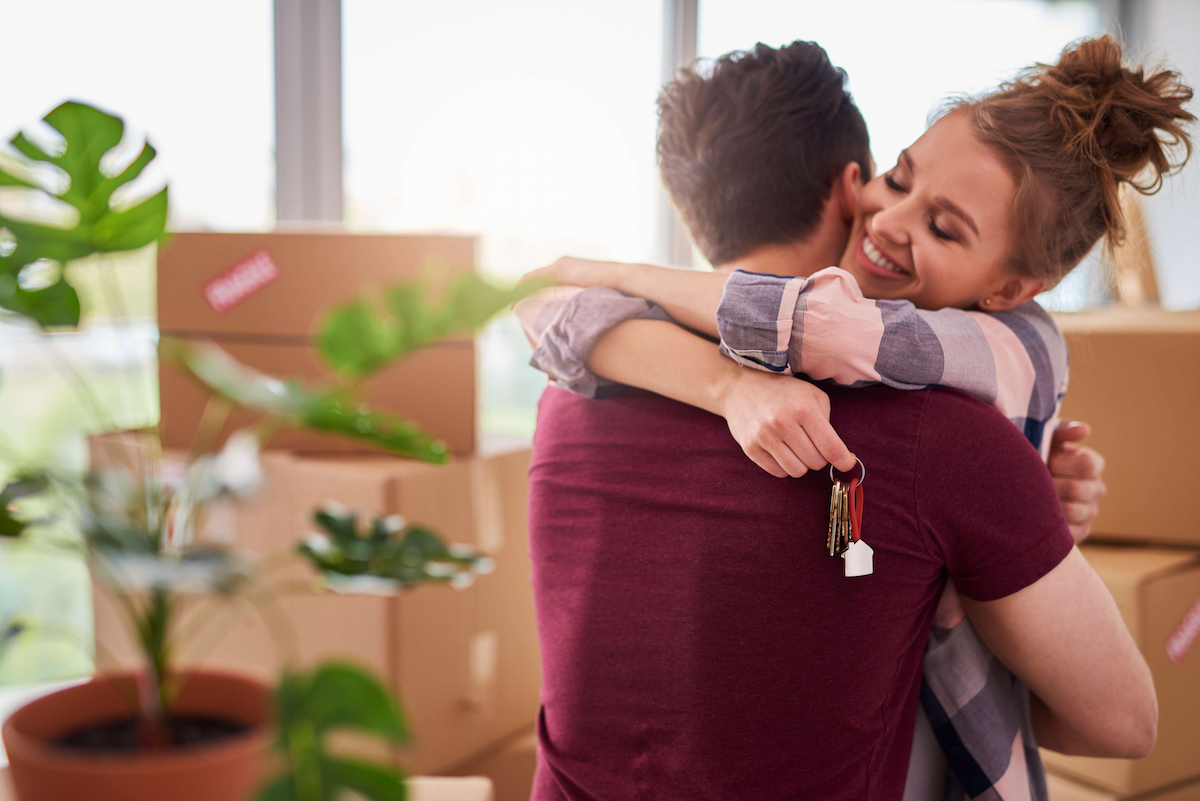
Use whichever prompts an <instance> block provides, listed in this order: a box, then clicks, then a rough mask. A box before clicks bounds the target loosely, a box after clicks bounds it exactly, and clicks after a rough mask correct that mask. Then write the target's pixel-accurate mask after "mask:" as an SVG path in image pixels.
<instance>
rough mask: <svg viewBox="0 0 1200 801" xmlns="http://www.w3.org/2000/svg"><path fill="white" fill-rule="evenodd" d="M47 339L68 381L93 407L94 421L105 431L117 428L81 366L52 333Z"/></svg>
mask: <svg viewBox="0 0 1200 801" xmlns="http://www.w3.org/2000/svg"><path fill="white" fill-rule="evenodd" d="M46 339H47V340H49V341H50V343H51V344H50V348H49V350H50V353H51V354H52V355H53V357H54V362H55V364H57V365H58V366H59V367H60V368H61V369H62V370H63V372H64V374H65V375H66V377H67V379H68V381H70V382H71V383H72V385H73V386H74V387H75V391H76V392H78V393H79V398H80V399H81V400H82V401H83V402H84V403H85V404H86V405H87V406H89V407H90V408H91V411H92V417H93V418H94V421H93V422H94V423H95V425H97V426H99V427H100V428H101V429H102V430H104V431H113V430H115V429H116V425H114V423H113V421H112V420H111V419H110V418H109V417H108V415H107V414H106V413H105V411H104V404H102V403H101V402H100V398H99V396H98V395H96V391H95V389H93V388H92V386H91V384H89V383H88V382H87V379H86V378H84V377H83V374H82V373H80V372H79V368H78V367H76V366H75V364H74V363H72V361H71V360H70V359H69V358H67V354H66V353H64V352H63V350H62V348H61V347H60V346H59V345H58V343H57V342H55V341H54V340H52V339H50V335H48V336H47V337H46Z"/></svg>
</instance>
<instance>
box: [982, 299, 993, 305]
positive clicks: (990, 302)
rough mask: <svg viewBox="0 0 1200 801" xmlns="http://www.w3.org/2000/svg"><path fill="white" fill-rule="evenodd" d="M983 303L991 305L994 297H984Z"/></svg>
mask: <svg viewBox="0 0 1200 801" xmlns="http://www.w3.org/2000/svg"><path fill="white" fill-rule="evenodd" d="M983 305H984V306H991V305H992V299H991V298H984V299H983Z"/></svg>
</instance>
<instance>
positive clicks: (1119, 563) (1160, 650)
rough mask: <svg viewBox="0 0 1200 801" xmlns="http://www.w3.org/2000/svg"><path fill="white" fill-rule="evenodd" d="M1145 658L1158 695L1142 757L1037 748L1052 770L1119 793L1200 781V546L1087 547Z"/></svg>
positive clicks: (1085, 547) (1085, 552)
mask: <svg viewBox="0 0 1200 801" xmlns="http://www.w3.org/2000/svg"><path fill="white" fill-rule="evenodd" d="M1081 550H1082V551H1083V553H1084V556H1086V557H1087V560H1088V562H1089V563H1091V565H1092V567H1093V568H1095V570H1096V572H1097V573H1098V574H1099V575H1100V578H1101V579H1103V581H1104V583H1105V585H1106V586H1107V587H1108V589H1109V591H1110V592H1111V593H1112V596H1113V598H1114V600H1116V602H1117V607H1118V608H1119V609H1120V610H1121V617H1122V618H1124V620H1125V624H1126V625H1127V626H1128V627H1129V631H1130V633H1131V634H1132V635H1133V638H1134V641H1135V642H1137V644H1138V647H1139V648H1140V649H1141V651H1142V653H1143V654H1144V655H1145V657H1146V662H1147V663H1148V664H1149V665H1150V671H1151V673H1152V674H1153V676H1154V686H1155V689H1156V690H1157V692H1158V710H1159V713H1158V714H1159V717H1158V742H1157V745H1155V747H1154V751H1152V752H1151V753H1150V755H1149V756H1148V757H1146V758H1145V759H1139V760H1130V759H1096V758H1091V757H1072V756H1064V755H1062V754H1059V753H1055V752H1053V751H1047V750H1045V749H1043V750H1042V759H1043V760H1044V761H1045V763H1046V766H1047V767H1048V768H1051V769H1052V770H1054V771H1055V772H1057V773H1060V774H1064V775H1067V776H1070V777H1072V778H1075V779H1079V780H1082V781H1084V782H1087V783H1089V784H1094V785H1096V786H1098V787H1102V788H1105V789H1107V790H1111V791H1113V792H1115V793H1117V794H1118V795H1119V796H1122V797H1124V796H1126V795H1136V794H1139V793H1146V792H1150V791H1156V790H1159V789H1161V788H1166V787H1169V786H1172V785H1175V784H1177V783H1182V782H1186V781H1188V780H1191V779H1200V648H1196V647H1194V646H1195V645H1196V639H1197V636H1200V551H1195V550H1183V549H1175V550H1172V549H1165V548H1148V547H1138V546H1124V547H1122V546H1114V545H1085V546H1083V547H1082V549H1081Z"/></svg>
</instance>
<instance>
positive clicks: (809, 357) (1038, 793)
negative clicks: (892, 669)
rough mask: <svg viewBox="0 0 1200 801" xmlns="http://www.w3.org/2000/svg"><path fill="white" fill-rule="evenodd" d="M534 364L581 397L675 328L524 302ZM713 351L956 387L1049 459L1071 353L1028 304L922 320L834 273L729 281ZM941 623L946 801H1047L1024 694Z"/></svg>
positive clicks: (861, 376) (840, 379) (926, 701)
mask: <svg viewBox="0 0 1200 801" xmlns="http://www.w3.org/2000/svg"><path fill="white" fill-rule="evenodd" d="M516 312H517V316H518V318H519V320H520V322H521V325H522V327H523V328H524V330H525V334H526V336H527V337H528V338H529V341H530V343H531V344H532V345H533V347H534V353H533V358H532V359H531V361H530V363H531V364H532V365H533V366H534V367H536V368H538V369H539V370H542V371H543V372H545V373H547V374H548V375H549V376H550V377H551V379H552V380H553V381H554V383H556V384H558V385H559V386H562V387H564V388H566V389H568V390H571V391H572V392H576V393H579V394H583V395H586V396H588V397H606V396H609V395H611V394H614V393H615V392H619V391H620V387H619V385H616V384H614V383H612V382H609V381H606V380H605V379H603V378H600V377H599V376H596V375H594V374H593V373H591V372H590V371H589V370H588V369H587V366H586V362H587V359H588V356H589V355H590V354H591V350H592V348H593V346H594V345H595V343H596V341H597V340H598V339H599V338H600V337H601V336H602V335H603V334H604V333H605V332H607V331H608V330H609V329H611V328H612V327H613V326H615V325H617V324H619V323H621V322H624V321H625V320H629V319H659V320H670V317H669V316H667V314H666V313H665V312H664V311H663V310H662V309H661V308H659V307H658V306H657V305H655V304H653V303H651V302H650V301H647V300H643V299H641V298H634V297H629V296H627V295H624V294H622V293H620V292H616V291H614V290H610V289H588V290H581V289H578V288H574V287H557V288H554V289H551V290H547V291H545V292H542V293H539V294H538V295H535V296H533V297H531V298H526V299H525V300H522V301H521V302H520V303H518V304H517V306H516ZM717 322H718V330H719V332H720V334H721V342H720V350H721V353H723V354H724V355H726V356H728V357H729V358H731V359H733V360H734V361H736V362H738V363H739V364H742V365H744V366H746V367H750V368H753V369H757V370H764V371H767V372H775V373H783V372H791V373H794V374H801V375H805V376H807V377H809V378H812V379H814V380H832V381H835V382H836V383H839V384H843V385H846V386H859V385H866V384H876V383H882V384H886V385H888V386H892V387H896V388H898V389H924V388H927V387H930V386H934V385H939V386H946V387H953V388H955V389H960V390H963V391H965V392H969V393H970V394H972V395H975V396H976V397H978V398H980V399H981V400H983V401H985V402H987V403H989V404H992V405H993V406H995V407H996V408H997V409H999V410H1000V412H1001V413H1003V414H1004V415H1005V417H1007V418H1008V419H1009V420H1011V421H1012V422H1013V423H1014V424H1015V425H1016V426H1017V427H1018V428H1020V429H1021V430H1022V431H1023V432H1024V434H1025V436H1026V437H1027V438H1028V439H1029V441H1030V443H1031V444H1032V445H1033V446H1034V447H1035V448H1037V449H1038V450H1039V452H1041V453H1042V456H1043V458H1045V457H1046V455H1047V453H1048V450H1049V440H1050V433H1051V432H1052V430H1053V424H1054V421H1055V419H1056V416H1057V413H1058V408H1059V406H1060V405H1061V403H1062V398H1063V394H1064V392H1065V390H1066V383H1067V349H1066V343H1065V342H1064V340H1063V338H1062V335H1061V333H1060V332H1059V331H1058V328H1057V327H1056V326H1055V325H1054V322H1053V320H1051V319H1050V316H1049V315H1048V314H1047V313H1046V312H1045V311H1044V310H1043V309H1042V308H1041V307H1040V306H1038V305H1037V304H1036V303H1033V302H1029V303H1026V304H1024V305H1022V306H1019V307H1017V308H1015V309H1012V310H1010V311H1007V312H999V313H995V314H985V313H982V312H968V311H963V310H960V309H942V310H939V311H926V310H923V309H918V308H916V307H915V306H913V304H912V303H910V302H908V301H902V300H872V299H869V298H866V297H864V296H863V294H862V291H861V290H860V289H859V287H858V283H857V282H856V281H855V280H854V278H853V276H851V275H850V274H849V273H847V272H845V271H844V270H841V269H838V268H836V267H830V268H828V269H825V270H822V271H820V272H818V273H816V274H814V275H813V276H811V277H809V278H797V277H789V276H774V275H764V274H759V273H749V272H743V271H740V270H739V271H737V272H734V273H732V274H731V275H730V277H729V280H728V281H727V282H726V284H725V290H724V294H723V295H722V298H721V304H720V307H719V310H718V314H717ZM940 622H943V621H937V622H935V625H934V629H933V631H932V633H931V635H930V639H929V643H928V645H927V647H926V651H925V657H924V665H923V676H922V684H921V704H922V707H923V708H924V709H925V713H926V715H927V716H928V717H929V721H930V723H931V725H932V726H933V730H934V733H935V735H936V736H937V738H938V742H939V743H940V744H941V746H942V750H943V751H944V752H945V754H946V759H947V762H948V763H949V765H950V768H951V770H950V775H949V776H948V777H947V782H946V790H945V798H947V799H961V798H963V797H968V798H982V799H987V801H992V800H993V799H1003V801H1026V799H1028V800H1029V801H1046V799H1047V791H1046V779H1045V770H1044V768H1043V766H1042V762H1041V758H1040V756H1039V755H1038V751H1037V743H1036V741H1035V739H1034V734H1033V728H1032V723H1031V719H1030V711H1029V691H1028V689H1027V688H1026V687H1025V686H1024V685H1023V684H1022V683H1021V682H1020V681H1019V680H1017V679H1016V678H1015V677H1014V676H1013V675H1012V673H1010V672H1009V671H1008V669H1007V668H1005V667H1004V665H1002V664H1001V663H1000V661H999V660H998V659H996V657H995V656H994V655H993V654H992V653H991V652H990V651H989V650H988V649H987V647H986V646H985V645H984V644H983V643H982V641H981V640H980V639H979V637H978V635H977V634H976V633H975V630H974V628H973V627H972V626H971V624H970V621H967V620H965V619H964V620H961V621H953V622H954V623H956V625H953V626H952V627H949V628H947V627H943V626H941V625H938V623H940Z"/></svg>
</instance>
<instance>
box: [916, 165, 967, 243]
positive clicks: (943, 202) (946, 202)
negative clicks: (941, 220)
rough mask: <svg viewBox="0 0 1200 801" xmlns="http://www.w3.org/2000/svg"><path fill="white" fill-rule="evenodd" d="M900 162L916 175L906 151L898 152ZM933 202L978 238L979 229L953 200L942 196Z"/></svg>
mask: <svg viewBox="0 0 1200 801" xmlns="http://www.w3.org/2000/svg"><path fill="white" fill-rule="evenodd" d="M900 160H901V161H903V162H904V166H905V167H907V168H908V171H909V173H910V174H912V175H916V173H917V170H916V167H915V166H914V165H913V159H912V156H910V155H908V151H907V150H901V151H900ZM933 202H934V203H936V204H938V205H939V206H941V207H942V208H943V209H945V210H946V211H947V212H949V213H950V214H953V215H954V216H955V217H958V218H959V219H960V220H962V221H963V222H964V223H966V224H967V227H968V228H970V229H971V230H972V231H974V232H975V236H976V237H978V236H979V227H978V226H976V225H975V220H974V219H972V217H971V215H970V214H967V213H966V212H965V211H963V209H962V207H961V206H959V205H958V204H957V203H955V202H954V201H953V200H951V199H950V198H948V197H945V196H944V195H938V196H937V197H935V198H934V199H933Z"/></svg>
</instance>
